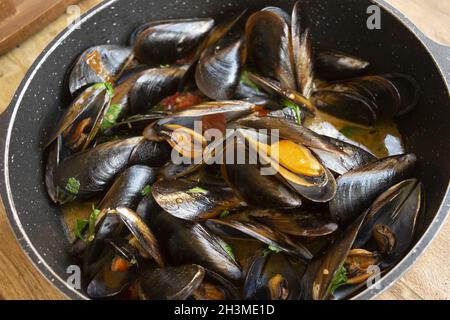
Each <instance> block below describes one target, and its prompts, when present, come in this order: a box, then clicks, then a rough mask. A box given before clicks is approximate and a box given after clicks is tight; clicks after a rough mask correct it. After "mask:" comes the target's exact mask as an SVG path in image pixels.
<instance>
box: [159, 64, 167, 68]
mask: <svg viewBox="0 0 450 320" xmlns="http://www.w3.org/2000/svg"><path fill="white" fill-rule="evenodd" d="M159 67H160V68H170V64H160V65H159Z"/></svg>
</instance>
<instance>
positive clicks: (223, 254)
mask: <svg viewBox="0 0 450 320" xmlns="http://www.w3.org/2000/svg"><path fill="white" fill-rule="evenodd" d="M149 223H150V227H151V228H152V230H153V231H154V232H155V235H156V238H157V239H158V242H159V243H160V245H161V248H162V252H163V254H164V255H166V256H167V260H168V262H169V263H170V264H171V265H183V264H186V263H197V264H199V265H202V266H204V267H205V268H208V269H211V270H213V271H215V272H217V273H219V274H221V275H222V276H224V277H226V278H228V279H231V280H238V279H240V278H241V277H242V271H241V269H240V267H239V265H238V264H237V262H236V261H235V260H234V257H232V256H230V253H229V246H228V245H227V244H226V243H225V242H224V241H223V240H222V239H221V238H219V237H218V236H216V235H214V234H211V233H210V232H209V231H208V230H207V229H206V228H205V227H203V226H202V225H201V224H199V223H191V222H187V221H184V220H181V219H177V218H175V217H174V216H172V215H170V214H169V213H166V212H159V213H155V214H154V215H153V217H152V219H150V221H149Z"/></svg>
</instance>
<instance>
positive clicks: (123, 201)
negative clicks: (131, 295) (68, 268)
mask: <svg viewBox="0 0 450 320" xmlns="http://www.w3.org/2000/svg"><path fill="white" fill-rule="evenodd" d="M155 180H156V172H155V170H154V169H152V168H149V167H146V166H142V165H135V166H132V167H130V168H128V169H126V170H125V171H124V172H122V173H121V174H120V175H119V176H118V177H117V178H116V179H115V181H114V183H113V185H112V186H111V187H110V188H109V190H108V192H107V193H106V195H105V196H104V197H103V199H102V201H101V202H100V204H99V209H100V210H101V212H102V214H103V215H104V216H103V217H101V216H100V217H99V218H97V219H98V220H99V221H98V223H97V224H96V232H95V237H94V239H93V240H92V241H91V239H88V240H89V241H90V242H89V244H88V246H87V251H86V254H85V257H84V260H85V262H86V265H87V266H90V265H92V264H94V263H95V262H96V261H97V260H98V259H99V257H100V256H101V255H102V254H104V253H105V251H104V249H105V246H106V243H107V241H110V240H113V239H115V238H116V237H117V236H118V235H119V234H120V232H121V231H122V229H123V223H122V221H121V220H120V217H119V216H118V215H117V214H112V213H110V212H109V210H110V209H115V208H117V207H120V206H123V207H127V208H132V209H133V210H134V209H135V208H136V207H137V205H138V203H139V201H140V199H141V198H142V190H144V188H145V186H147V185H149V184H151V183H153V182H154V181H155Z"/></svg>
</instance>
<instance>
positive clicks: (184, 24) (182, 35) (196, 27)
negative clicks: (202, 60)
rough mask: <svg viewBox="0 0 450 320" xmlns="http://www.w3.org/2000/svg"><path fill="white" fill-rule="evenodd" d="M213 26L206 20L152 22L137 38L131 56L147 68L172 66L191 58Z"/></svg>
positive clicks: (211, 20)
mask: <svg viewBox="0 0 450 320" xmlns="http://www.w3.org/2000/svg"><path fill="white" fill-rule="evenodd" d="M213 26H214V20H213V19H210V18H205V19H181V20H163V21H158V22H153V23H151V24H150V25H149V27H148V28H147V29H145V30H143V31H140V32H139V34H138V35H137V39H136V42H135V44H134V53H135V55H136V58H137V59H138V60H139V61H140V62H142V63H146V64H148V65H151V66H157V65H163V64H175V63H177V61H179V60H181V59H187V58H190V56H195V54H196V53H197V50H198V48H199V47H200V46H201V45H202V44H203V42H204V41H205V39H206V38H207V36H208V34H209V32H210V31H211V30H212V28H213Z"/></svg>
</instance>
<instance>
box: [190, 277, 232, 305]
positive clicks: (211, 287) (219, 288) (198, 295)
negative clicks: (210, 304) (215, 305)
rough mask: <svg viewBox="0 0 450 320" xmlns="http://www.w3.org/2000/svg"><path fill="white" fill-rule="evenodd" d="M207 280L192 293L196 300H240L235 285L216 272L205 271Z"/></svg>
mask: <svg viewBox="0 0 450 320" xmlns="http://www.w3.org/2000/svg"><path fill="white" fill-rule="evenodd" d="M205 271H206V273H205V278H204V279H203V282H202V283H201V284H200V286H199V287H198V288H197V289H195V291H194V292H193V293H192V297H193V298H194V299H195V300H239V299H241V294H240V292H239V290H238V289H237V288H236V286H235V285H234V284H232V283H231V282H230V281H228V280H227V279H225V278H224V277H222V276H221V275H220V274H218V273H215V272H214V271H211V270H208V269H206V270H205Z"/></svg>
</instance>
